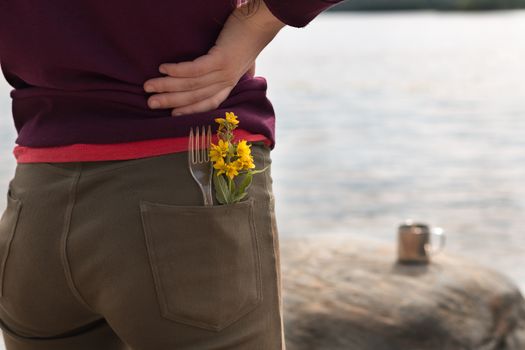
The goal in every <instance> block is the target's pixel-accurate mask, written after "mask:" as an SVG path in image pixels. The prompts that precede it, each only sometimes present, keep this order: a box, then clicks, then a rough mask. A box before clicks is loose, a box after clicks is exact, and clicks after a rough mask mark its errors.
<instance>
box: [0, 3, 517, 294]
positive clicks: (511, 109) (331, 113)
mask: <svg viewBox="0 0 525 350" xmlns="http://www.w3.org/2000/svg"><path fill="white" fill-rule="evenodd" d="M394 3H395V4H396V8H392V5H393V4H394ZM519 7H525V0H501V1H496V0H479V1H469V0H456V1H454V0H428V1H421V0H417V1H416V0H399V1H396V2H393V1H390V0H376V1H371V0H352V1H346V2H344V3H341V4H339V5H337V6H334V7H333V8H331V9H330V10H329V11H327V12H325V13H323V14H321V15H320V16H319V17H317V18H316V19H315V20H314V21H313V22H311V23H310V24H309V25H308V26H307V27H305V28H301V29H297V28H293V27H285V28H284V29H283V30H282V31H281V32H280V33H279V35H278V37H277V38H276V39H275V40H274V41H273V42H272V43H271V44H270V45H269V46H268V47H267V49H266V50H265V51H264V52H263V53H262V55H261V56H260V58H259V59H258V61H257V69H256V75H257V76H263V77H265V78H266V79H267V81H268V96H269V98H270V100H271V101H272V103H273V105H274V108H275V111H276V114H277V121H276V123H277V124H276V125H277V129H276V130H277V131H276V147H275V148H274V150H273V151H272V159H273V163H272V173H271V174H272V177H273V180H274V182H273V186H274V193H275V196H276V202H275V205H276V215H277V221H278V229H279V234H280V236H281V238H285V237H287V236H293V235H309V234H328V233H340V234H345V235H355V236H361V237H367V238H373V239H377V240H383V241H388V242H392V243H394V242H395V239H396V229H397V226H398V225H399V224H400V223H401V222H402V221H404V220H405V219H407V218H412V219H414V220H418V221H423V222H426V223H429V224H431V225H436V226H441V227H443V228H444V229H445V232H446V234H447V235H448V237H447V247H446V249H447V251H449V252H451V253H452V252H453V253H458V254H461V255H463V256H468V257H471V258H472V259H474V260H476V261H478V262H480V263H483V264H486V265H489V266H493V267H495V268H497V269H498V270H500V271H502V272H504V273H506V274H507V275H509V276H510V277H512V278H513V279H514V280H515V281H516V282H517V283H518V284H519V285H520V286H521V288H522V290H524V291H525V269H523V268H522V267H521V264H522V263H523V262H524V256H525V235H524V232H523V231H524V225H525V118H524V116H525V103H524V102H523V96H525V81H524V79H523V78H524V77H525V65H524V62H525V40H523V33H525V11H524V10H510V9H517V8H519ZM414 9H417V10H418V11H412V10H414ZM495 9H503V10H499V11H489V10H495ZM384 10H396V11H384ZM435 10H439V11H435ZM455 10H459V11H455ZM467 10H475V11H467ZM481 10H483V11H481ZM10 89H11V87H10V86H8V85H7V83H6V82H5V81H4V80H3V78H0V115H2V118H0V133H1V139H0V140H1V141H0V142H1V148H0V150H1V151H0V186H1V187H0V190H2V191H3V193H5V192H6V190H7V185H8V181H9V180H10V179H11V178H12V176H13V175H14V168H15V165H16V162H15V159H14V157H13V155H12V153H11V152H12V148H13V146H14V140H15V138H16V130H15V128H14V125H13V122H12V117H11V101H10V97H9V91H10ZM1 205H3V207H2V208H1V209H2V210H3V209H4V208H5V200H4V201H2V204H1Z"/></svg>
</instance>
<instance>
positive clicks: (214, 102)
mask: <svg viewBox="0 0 525 350" xmlns="http://www.w3.org/2000/svg"><path fill="white" fill-rule="evenodd" d="M232 89H233V88H232V87H227V88H224V89H223V90H221V91H220V92H219V93H217V94H216V95H214V96H211V97H209V98H207V99H205V100H202V101H199V102H197V103H193V104H190V105H186V106H183V107H179V108H175V109H173V110H172V111H171V115H172V116H173V117H178V116H181V115H186V114H193V113H202V112H209V111H213V110H215V109H217V108H218V107H219V106H220V104H221V103H222V102H224V100H226V98H227V97H228V96H229V95H230V92H231V90H232Z"/></svg>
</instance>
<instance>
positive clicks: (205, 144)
mask: <svg viewBox="0 0 525 350" xmlns="http://www.w3.org/2000/svg"><path fill="white" fill-rule="evenodd" d="M188 142H189V144H188V165H189V168H190V173H191V175H192V176H193V178H194V179H195V181H196V182H197V184H199V187H200V189H201V191H202V196H203V197H204V205H206V206H211V205H213V197H212V193H211V180H212V176H213V166H212V162H211V159H210V157H209V154H208V151H209V149H210V147H211V126H210V125H208V130H207V133H206V134H205V133H204V126H203V127H202V133H201V132H200V130H199V127H197V131H196V135H194V134H193V128H190V137H189V141H188Z"/></svg>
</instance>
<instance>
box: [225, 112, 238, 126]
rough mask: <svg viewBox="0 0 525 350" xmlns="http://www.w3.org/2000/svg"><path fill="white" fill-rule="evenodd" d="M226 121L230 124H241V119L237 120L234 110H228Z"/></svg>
mask: <svg viewBox="0 0 525 350" xmlns="http://www.w3.org/2000/svg"><path fill="white" fill-rule="evenodd" d="M226 121H227V122H228V123H230V124H234V125H236V124H239V121H238V120H237V116H236V115H235V114H233V112H226Z"/></svg>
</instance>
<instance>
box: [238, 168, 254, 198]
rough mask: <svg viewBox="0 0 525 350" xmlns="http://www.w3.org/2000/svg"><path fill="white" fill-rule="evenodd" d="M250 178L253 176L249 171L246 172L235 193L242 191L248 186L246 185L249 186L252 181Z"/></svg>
mask: <svg viewBox="0 0 525 350" xmlns="http://www.w3.org/2000/svg"><path fill="white" fill-rule="evenodd" d="M252 178H253V176H252V174H251V173H247V174H246V175H244V178H243V180H242V182H241V184H240V185H239V188H238V190H237V195H239V194H241V193H243V192H244V191H245V190H246V189H247V188H248V186H250V184H251V183H252Z"/></svg>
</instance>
